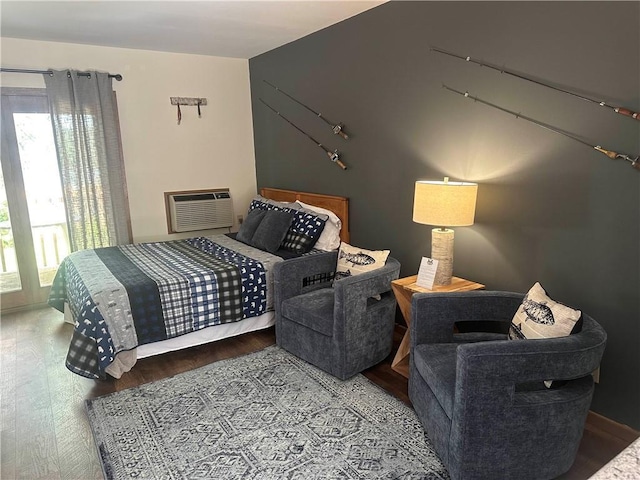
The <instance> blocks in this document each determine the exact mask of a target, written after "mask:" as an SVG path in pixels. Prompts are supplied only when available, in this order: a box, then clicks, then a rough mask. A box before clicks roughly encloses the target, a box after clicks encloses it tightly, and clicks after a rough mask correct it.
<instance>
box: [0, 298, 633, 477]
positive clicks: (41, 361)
mask: <svg viewBox="0 0 640 480" xmlns="http://www.w3.org/2000/svg"><path fill="white" fill-rule="evenodd" d="M71 330H72V327H71V325H68V324H64V323H63V321H62V315H61V314H60V313H59V312H57V311H55V310H53V309H49V308H47V309H42V310H34V311H28V312H18V313H12V314H8V315H4V316H3V317H2V319H1V320H0V373H1V376H0V378H1V383H2V384H1V390H0V395H1V396H0V405H1V410H2V420H1V425H2V437H1V440H0V451H1V455H2V457H1V458H2V469H1V471H0V478H1V479H2V480H10V479H14V478H21V479H29V480H31V479H40V478H47V479H81V480H91V479H99V478H102V473H101V469H100V464H99V461H98V457H97V455H96V452H95V446H94V442H93V437H92V434H91V430H90V427H89V424H88V422H87V418H86V416H85V413H84V406H83V401H84V400H85V399H87V398H93V397H96V396H100V395H104V394H107V393H111V392H115V391H119V390H123V389H125V388H129V387H133V386H136V385H140V384H143V383H147V382H151V381H154V380H158V379H160V378H164V377H168V376H171V375H175V374H177V373H180V372H184V371H187V370H191V369H193V368H197V367H200V366H203V365H206V364H208V363H211V362H215V361H217V360H221V359H224V358H229V357H234V356H238V355H244V354H247V353H250V352H253V351H256V350H260V349H262V348H264V347H266V346H269V345H272V344H273V343H275V335H274V331H273V328H271V329H267V330H265V331H261V332H256V333H251V334H246V335H242V336H240V337H236V338H233V339H227V340H223V341H220V342H217V343H215V344H210V345H207V346H201V347H194V348H191V349H188V350H183V351H180V352H173V353H169V354H165V355H161V356H158V357H152V358H148V359H143V360H140V361H139V362H138V363H137V365H136V366H135V367H134V368H133V370H132V371H131V372H129V373H127V374H125V375H124V376H123V378H121V379H120V380H115V379H111V380H106V381H94V380H89V379H87V378H83V377H80V376H78V375H75V374H73V373H71V372H69V371H68V370H67V369H66V368H65V366H64V360H65V356H66V353H67V348H68V341H69V338H70V336H71ZM401 334H402V332H398V334H397V338H396V348H397V345H398V343H399V341H400V339H401V336H402V335H401ZM392 358H393V355H390V356H389V358H388V359H387V360H386V361H385V362H383V363H381V364H380V365H378V366H376V367H374V368H372V369H370V370H368V371H366V372H365V375H366V376H367V377H368V378H369V379H370V380H372V381H373V382H375V383H377V384H378V385H380V386H381V387H382V388H384V389H386V390H387V391H389V392H390V393H391V394H393V395H395V396H396V397H398V398H400V399H401V400H402V401H404V402H406V403H409V399H408V396H407V380H406V379H405V378H404V377H402V376H401V375H399V374H397V373H396V372H394V371H393V370H391V359H392ZM637 437H638V432H634V431H633V430H631V429H630V428H628V427H624V426H621V425H619V424H614V423H613V422H611V421H609V420H607V419H605V418H603V417H601V416H599V415H596V414H590V415H589V419H588V422H587V426H586V429H585V433H584V437H583V440H582V443H581V445H580V450H579V452H578V457H577V459H576V462H575V464H574V465H573V467H572V469H571V470H570V471H569V472H568V473H567V474H565V475H563V476H562V477H561V478H562V479H586V478H588V477H589V476H590V475H591V474H592V473H593V472H595V471H597V470H598V469H599V468H600V467H601V466H602V465H604V464H605V463H606V462H608V461H609V460H610V459H611V458H613V457H614V456H615V455H616V454H618V452H620V451H621V450H623V449H624V448H625V447H626V446H627V445H629V444H630V443H631V442H632V441H633V440H635V438H637Z"/></svg>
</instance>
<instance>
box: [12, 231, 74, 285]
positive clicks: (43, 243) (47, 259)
mask: <svg viewBox="0 0 640 480" xmlns="http://www.w3.org/2000/svg"><path fill="white" fill-rule="evenodd" d="M3 223H5V222H3ZM32 235H33V243H34V250H35V254H36V264H37V265H38V270H39V271H42V270H45V269H52V268H53V269H55V268H57V267H58V265H60V262H61V261H62V259H63V258H64V257H66V256H67V255H68V254H69V238H68V236H67V226H66V224H65V223H51V224H47V225H34V226H32ZM17 270H18V265H17V260H16V254H15V246H14V238H13V235H12V231H11V226H5V225H2V226H0V272H1V273H8V272H16V271H17Z"/></svg>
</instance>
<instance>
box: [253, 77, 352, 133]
mask: <svg viewBox="0 0 640 480" xmlns="http://www.w3.org/2000/svg"><path fill="white" fill-rule="evenodd" d="M262 81H263V82H264V83H266V84H267V85H269V86H270V87H271V88H273V89H274V90H275V91H276V92H280V93H281V94H283V95H284V96H285V97H288V98H289V99H291V100H293V101H294V102H296V103H297V104H298V105H300V106H302V107H304V108H306V109H307V110H309V111H310V112H311V113H313V114H314V115H315V116H316V117H318V118H319V119H320V120H322V121H323V122H324V123H326V124H327V125H329V126H330V127H331V131H332V132H333V133H334V135H340V136H341V137H342V138H344V139H345V140H348V139H349V135H347V134H346V133H345V132H344V124H343V123H336V124H335V125H334V124H333V123H331V122H330V121H329V120H327V119H326V118H324V117H323V116H322V114H321V113H320V112H316V111H315V110H313V109H312V108H311V107H309V106H307V105H305V104H304V103H302V102H301V101H300V100H297V99H295V98H293V97H292V96H291V95H289V94H288V93H287V92H285V91H284V90H282V89H280V88H278V87H276V86H275V85H273V84H272V83H269V82H267V81H266V80H264V79H263V80H262Z"/></svg>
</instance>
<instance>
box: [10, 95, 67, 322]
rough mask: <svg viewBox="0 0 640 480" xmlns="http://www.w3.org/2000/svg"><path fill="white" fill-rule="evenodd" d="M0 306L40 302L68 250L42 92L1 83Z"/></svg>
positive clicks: (43, 301)
mask: <svg viewBox="0 0 640 480" xmlns="http://www.w3.org/2000/svg"><path fill="white" fill-rule="evenodd" d="M1 97H2V156H1V161H2V170H1V172H0V294H1V298H0V302H1V304H0V306H1V308H2V310H9V309H14V308H20V307H26V306H31V305H38V304H43V303H45V302H46V300H47V296H48V295H49V289H50V286H51V282H52V281H53V277H54V276H55V273H56V271H57V268H58V266H59V265H60V262H61V261H62V260H63V259H64V257H65V256H66V255H68V253H69V241H68V234H67V223H66V213H65V208H64V202H63V198H62V186H61V182H60V174H59V170H58V160H57V155H56V149H55V145H54V141H53V130H52V127H51V118H50V115H49V106H48V102H47V97H46V92H45V91H44V90H43V89H4V88H3V89H2V95H1Z"/></svg>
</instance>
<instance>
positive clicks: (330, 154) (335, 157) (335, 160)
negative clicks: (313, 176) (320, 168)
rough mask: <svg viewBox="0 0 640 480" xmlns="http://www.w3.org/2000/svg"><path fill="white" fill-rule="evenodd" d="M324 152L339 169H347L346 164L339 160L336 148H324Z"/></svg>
mask: <svg viewBox="0 0 640 480" xmlns="http://www.w3.org/2000/svg"><path fill="white" fill-rule="evenodd" d="M325 152H327V156H328V157H329V160H331V161H332V162H333V163H336V164H338V166H339V167H340V168H341V169H343V170H346V169H347V166H346V165H345V164H344V163H342V162H341V161H340V152H338V149H335V150H334V151H333V152H331V151H329V150H325Z"/></svg>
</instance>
